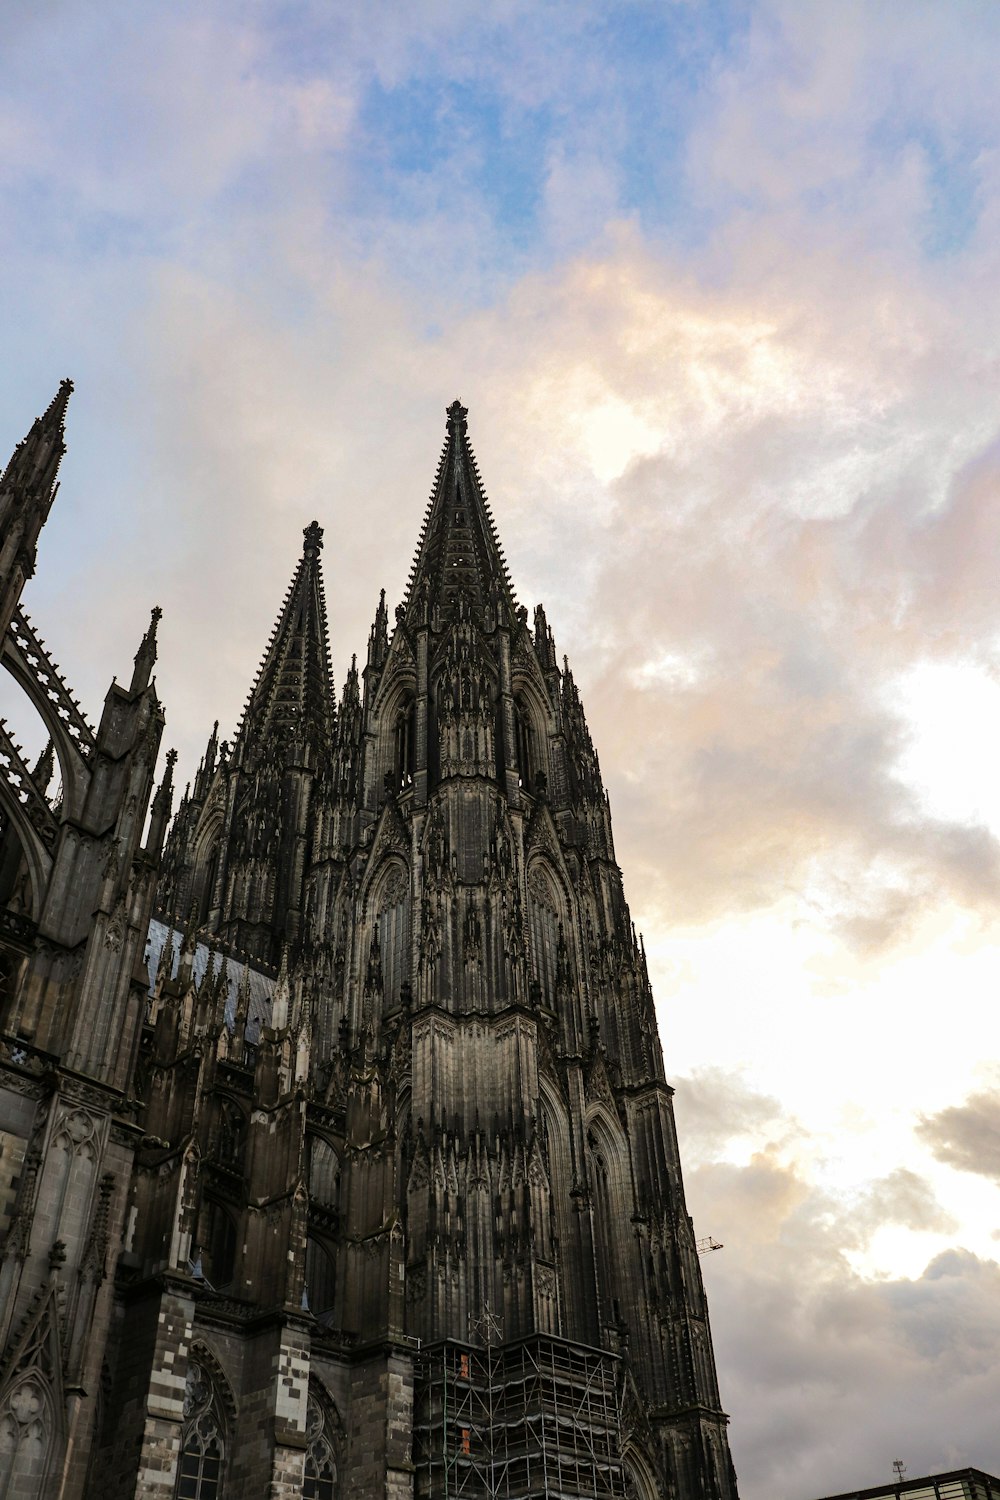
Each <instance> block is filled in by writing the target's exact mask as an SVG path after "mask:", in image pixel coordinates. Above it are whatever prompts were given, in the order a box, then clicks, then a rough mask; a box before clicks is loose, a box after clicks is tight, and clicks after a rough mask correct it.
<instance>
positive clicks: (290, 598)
mask: <svg viewBox="0 0 1000 1500" xmlns="http://www.w3.org/2000/svg"><path fill="white" fill-rule="evenodd" d="M467 417H468V411H467V409H466V408H465V407H464V406H463V405H462V403H461V402H460V401H453V402H452V404H451V406H449V407H448V410H447V419H448V421H447V436H446V439H445V444H444V449H443V451H442V453H441V458H440V461H439V463H438V467H437V473H436V474H435V477H434V488H433V490H432V492H431V497H430V501H429V504H428V507H427V511H426V514H425V516H424V521H423V526H422V527H421V531H420V537H419V540H418V543H417V552H416V557H415V559H414V562H413V567H412V569H411V571H410V579H409V584H408V586H407V591H406V598H405V601H404V603H403V605H402V606H401V611H402V613H403V614H404V616H405V618H406V619H408V620H414V619H415V618H416V617H417V616H418V615H423V613H424V612H425V611H427V612H429V611H430V610H431V609H432V608H434V607H435V606H437V607H439V608H440V609H441V610H442V611H443V612H444V613H445V614H449V613H452V612H457V611H459V610H460V609H461V608H462V607H463V605H464V606H467V607H468V608H470V609H476V610H479V609H482V608H484V607H486V606H490V607H492V608H493V609H494V610H495V611H497V612H502V613H504V614H505V615H507V616H508V618H509V619H510V621H511V622H513V618H514V615H515V611H516V608H517V601H516V599H515V597H514V592H513V589H512V587H511V583H510V576H509V574H508V571H507V564H506V562H505V560H504V556H503V552H502V550H501V547H500V541H499V538H498V537H497V533H496V527H495V526H494V523H493V517H492V515H491V514H490V508H489V503H488V501H487V499H486V495H485V493H484V491H483V485H482V480H481V478H480V475H479V468H478V465H477V464H476V459H475V455H474V454H473V451H472V446H471V444H470V443H469V439H468V422H467V420H466V419H467ZM322 547H323V528H322V527H321V526H320V525H319V523H318V522H316V521H313V522H312V524H311V525H309V526H307V527H306V528H305V531H304V532H303V549H302V557H301V559H300V561H299V564H298V567H297V568H296V570H295V573H294V575H293V577H292V581H291V583H290V585H289V588H288V592H287V594H286V595H285V600H284V603H283V605H282V607H281V612H280V614H279V615H278V619H277V621H276V622H275V626H274V629H273V630H272V632H271V638H270V640H269V642H268V645H267V650H266V651H265V653H264V658H263V660H262V662H261V664H260V668H259V669H258V672H257V677H256V679H255V681H254V685H253V688H252V689H251V692H250V697H249V698H248V700H247V704H246V708H245V709H244V713H243V719H242V723H241V725H240V729H239V732H238V734H237V740H236V747H235V754H236V756H237V757H239V756H243V757H245V756H246V755H247V754H251V755H252V754H253V753H255V747H261V746H263V744H264V742H265V740H267V739H270V738H271V736H272V733H273V732H277V734H278V737H279V738H283V737H284V738H286V737H288V736H292V735H298V734H300V733H301V732H302V731H304V732H305V734H306V735H307V736H308V737H310V738H313V739H314V740H315V742H316V743H318V744H330V743H332V739H333V732H334V727H335V722H336V708H335V697H334V691H333V678H332V673H331V670H330V651H329V637H328V627H327V616H326V601H325V597H324V593H323V576H322V569H321V565H320V552H321V551H322ZM387 650H388V614H387V611H386V608H385V594H384V592H383V595H382V598H381V600H380V603H379V612H378V615H377V616H376V621H375V625H374V626H373V630H372V639H371V641H370V643H369V663H370V664H375V665H377V666H381V664H382V661H383V660H384V658H385V653H386V652H387ZM373 656H374V658H375V661H374V663H373V662H372V658H373Z"/></svg>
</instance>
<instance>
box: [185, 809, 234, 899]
mask: <svg viewBox="0 0 1000 1500" xmlns="http://www.w3.org/2000/svg"><path fill="white" fill-rule="evenodd" d="M224 823H225V819H224V816H223V811H222V808H221V807H219V806H218V804H215V805H213V806H211V807H209V808H206V810H205V812H204V813H203V814H202V817H201V826H200V827H199V828H198V831H197V833H196V835H195V841H194V868H193V870H192V872H191V888H190V900H191V901H193V902H196V903H197V909H198V920H199V922H200V923H205V922H206V921H207V920H208V916H209V913H210V911H211V909H212V902H213V897H214V895H215V887H216V886H217V885H218V881H219V866H220V863H221V856H222V847H223V832H224ZM182 915H183V914H182Z"/></svg>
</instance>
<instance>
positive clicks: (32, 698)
mask: <svg viewBox="0 0 1000 1500" xmlns="http://www.w3.org/2000/svg"><path fill="white" fill-rule="evenodd" d="M0 660H2V662H3V665H4V666H5V667H6V668H7V671H8V672H9V673H10V675H11V677H13V679H14V681H15V682H16V683H17V685H18V687H19V688H20V689H21V691H22V692H23V693H24V695H25V697H26V698H27V699H28V701H29V703H30V704H31V706H32V708H33V709H34V710H35V712H36V713H37V714H38V717H39V718H40V719H41V721H42V724H43V726H44V728H45V731H46V733H47V734H48V737H49V739H50V740H51V741H52V748H53V750H54V751H55V755H56V759H57V761H58V762H59V775H60V778H61V779H62V787H63V806H64V808H65V811H66V816H67V817H69V818H72V819H74V820H76V819H78V818H79V817H80V814H81V812H82V811H83V805H84V802H85V801H86V797H87V789H88V787H89V785H90V768H89V767H88V765H87V763H86V761H85V760H84V758H83V755H82V753H81V750H80V747H79V745H78V744H77V743H76V741H75V740H74V739H73V737H72V735H70V734H69V732H68V730H67V728H66V723H65V721H64V720H63V718H62V717H61V716H60V713H59V707H58V704H57V703H56V702H55V701H53V699H52V698H50V697H49V695H48V693H47V692H46V691H45V689H44V688H43V686H42V684H41V683H40V682H39V681H38V678H37V677H36V675H35V673H34V672H33V671H32V669H31V666H30V664H29V663H28V662H27V661H26V660H25V659H24V655H23V652H22V649H21V646H20V645H19V644H18V643H17V642H16V641H15V639H14V637H13V635H12V633H11V632H8V634H7V638H6V640H5V641H4V642H3V646H2V648H0Z"/></svg>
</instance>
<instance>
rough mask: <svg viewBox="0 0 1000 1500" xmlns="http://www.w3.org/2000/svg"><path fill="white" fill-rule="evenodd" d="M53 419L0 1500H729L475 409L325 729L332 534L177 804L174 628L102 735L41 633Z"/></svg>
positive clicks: (15, 958) (461, 412)
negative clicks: (482, 459)
mask: <svg viewBox="0 0 1000 1500" xmlns="http://www.w3.org/2000/svg"><path fill="white" fill-rule="evenodd" d="M71 390H72V387H71V384H70V383H69V382H68V381H65V382H64V383H63V384H62V386H61V387H60V389H59V391H58V393H57V395H56V396H55V399H54V400H53V401H52V403H51V405H50V406H49V408H48V409H47V411H46V412H45V413H44V415H43V416H41V417H39V418H38V419H37V421H36V422H35V423H34V425H33V426H32V428H31V430H30V432H29V433H28V436H27V437H26V438H25V439H24V440H23V441H22V442H21V443H19V444H18V446H17V447H16V449H15V450H14V453H13V456H12V458H11V460H10V462H9V464H8V465H7V467H6V469H5V470H4V471H3V475H2V477H0V649H2V657H3V665H4V667H5V668H6V670H7V672H8V673H9V675H10V677H11V678H13V683H14V684H15V685H16V688H17V690H19V692H20V693H22V694H23V695H25V696H26V698H27V700H28V701H29V702H30V704H31V706H32V708H33V710H34V711H35V712H36V713H37V715H38V716H39V717H40V718H41V720H42V721H43V724H44V726H45V729H46V731H47V735H48V744H47V746H46V749H45V750H44V752H43V753H42V755H41V756H40V758H39V759H38V761H37V763H36V764H34V765H29V764H28V761H27V759H26V756H25V754H24V752H23V751H22V750H21V749H20V747H19V746H18V744H17V743H16V741H15V739H14V737H13V731H12V730H11V729H10V727H9V726H8V725H7V724H6V723H3V722H0V1500H88V1497H89V1500H98V1497H99V1500H126V1497H129V1500H131V1497H136V1500H138V1497H143V1500H154V1497H155V1500H173V1497H183V1500H292V1497H299V1496H301V1497H306V1500H309V1497H311V1500H348V1497H349V1500H375V1497H376V1496H377V1497H385V1500H404V1497H405V1500H443V1497H459V1496H468V1497H472V1500H480V1497H483V1500H485V1497H491V1500H492V1497H497V1500H499V1497H503V1500H510V1497H515V1496H516V1497H525V1500H528V1497H538V1500H541V1497H561V1500H562V1497H565V1500H573V1497H580V1500H583V1497H589V1500H619V1497H620V1500H625V1497H633V1500H736V1481H735V1475H734V1472H733V1468H732V1463H731V1460H730V1456H729V1447H728V1441H727V1435H726V1424H727V1418H726V1416H725V1413H724V1412H723V1410H722V1406H721V1403H720V1398H719V1391H718V1384H717V1379H716V1372H715V1365H714V1359H713V1353H712V1342H711V1334H710V1330H709V1321H708V1312H707V1307H706V1302H705V1293H704V1290H703V1286H702V1277H701V1269H700V1263H699V1259H698V1246H697V1244H696V1242H695V1238H694V1234H693V1230H692V1225H691V1220H690V1218H689V1217H688V1214H687V1211H686V1208H685V1203H684V1190H683V1184H682V1180H681V1167H680V1158H679V1154H678V1146H677V1138H676V1134H675V1130H674V1121H673V1111H672V1099H671V1096H672V1090H671V1088H670V1085H669V1084H668V1083H667V1081H666V1076H665V1073H664V1067H663V1058H662V1052H661V1047H660V1041H659V1037H658V1034H657V1026H656V1017H655V1013H654V1007H653V998H652V994H651V992H650V986H649V980H648V977H647V972H646V961H645V955H644V952H643V947H642V944H641V942H640V941H639V939H638V938H637V936H636V932H635V928H634V927H633V924H632V921H631V918H630V915H629V909H628V906H627V904H626V901H625V897H624V893H623V888H622V878H621V873H620V871H619V868H618V866H617V864H616V862H615V852H614V844H613V840H612V831H611V813H610V807H609V802H608V797H607V793H606V792H605V789H604V786H603V783H602V780H601V772H600V765H599V762H598V757H597V753H596V751H595V748H594V745H593V743H592V740H591V736H590V733H589V730H588V727H587V721H586V717H585V715H584V709H583V703H582V701H581V697H580V693H579V690H578V688H577V685H576V682H575V681H574V678H573V674H572V672H571V671H570V668H569V666H568V664H567V662H566V659H565V657H563V658H560V656H559V655H558V653H557V650H556V645H555V641H554V639H553V633H552V629H551V627H550V626H549V623H548V621H547V619H546V615H545V611H544V609H543V608H542V606H541V605H539V606H537V607H536V608H535V609H534V612H533V614H532V615H529V613H528V610H527V609H526V608H525V607H524V606H523V605H521V604H519V603H518V600H517V597H516V595H515V592H514V587H513V584H512V581H511V579H510V576H509V574H508V570H507V566H506V564H505V561H504V556H503V552H502V549H501V546H500V542H499V539H498V535H497V531H496V528H495V525H494V521H493V518H492V515H491V511H490V508H489V505H488V503H487V500H486V495H485V493H484V489H483V484H482V480H481V478H480V474H479V470H478V467H477V465H476V460H475V457H474V455H473V451H472V447H471V444H470V440H469V435H468V426H467V420H466V418H467V413H466V410H465V408H464V407H463V406H461V405H460V404H459V403H458V402H457V401H456V402H454V403H453V405H451V406H450V407H449V408H448V411H447V428H446V436H445V442H444V447H443V451H442V453H441V458H440V462H439V464H438V468H437V472H436V475H435V477H434V481H433V486H432V491H431V496H430V501H429V504H428V505H427V508H426V511H425V513H424V516H423V522H422V525H421V526H420V531H419V536H418V539H417V544H416V552H415V557H414V562H413V567H412V570H411V573H410V577H409V583H408V585H407V588H406V592H405V596H404V598H403V599H402V601H401V602H400V603H399V604H398V605H396V607H395V610H394V612H392V613H390V610H389V609H388V608H387V605H386V599H385V595H384V593H383V594H382V597H381V598H380V600H379V602H378V605H377V608H376V610H375V615H374V621H373V624H372V626H371V632H370V635H369V637H368V645H367V653H366V655H365V656H364V658H363V659H362V660H361V661H360V663H359V660H358V659H357V658H352V659H351V665H350V668H349V669H348V671H347V674H346V679H345V680H344V683H343V686H342V688H341V689H340V690H339V693H338V692H337V690H336V689H335V685H334V683H335V679H334V676H333V672H332V668H331V655H330V646H329V642H328V637H327V617H326V606H325V601H324V589H323V560H322V552H323V531H322V528H321V526H320V525H319V524H318V523H317V522H315V521H314V522H313V523H312V524H311V525H309V526H307V527H306V529H305V531H304V533H303V541H302V547H301V552H300V555H299V557H298V561H297V563H296V564H295V567H294V571H293V572H292V577H291V582H290V584H289V587H288V591H287V593H286V595H285V598H284V601H283V602H282V604H281V607H280V609H279V611H278V615H277V620H276V623H275V625H274V629H273V631H272V632H271V636H270V638H269V640H268V641H267V643H266V646H265V648H264V651H263V656H262V659H261V663H260V667H259V670H258V672H257V675H256V678H255V679H254V681H253V684H252V686H251V687H250V691H249V695H248V697H247V700H246V706H245V708H244V711H243V715H242V718H241V720H240V723H239V725H238V726H237V727H236V730H235V733H234V734H233V736H232V738H231V739H229V740H226V739H220V737H219V732H218V725H216V726H215V728H214V729H213V730H212V733H211V735H210V736H209V738H208V742H207V746H206V749H205V754H204V757H203V758H202V760H201V763H200V765H199V766H198V769H197V773H196V775H195V776H194V777H193V779H192V781H191V783H190V785H189V786H188V787H187V788H185V790H184V791H183V794H182V795H179V796H178V795H177V793H178V792H179V790H180V789H179V788H177V789H176V790H175V788H174V785H173V779H174V767H175V761H176V756H175V755H174V753H173V752H172V751H169V752H167V754H166V756H165V762H164V769H163V770H162V774H161V775H160V777H159V781H158V784H157V782H156V779H155V778H156V767H157V763H158V759H159V751H160V741H161V735H162V731H163V727H164V711H163V707H162V706H161V703H160V701H159V699H158V697H157V692H156V686H155V680H154V677H153V669H154V665H155V661H156V655H157V628H158V621H159V614H160V611H159V610H158V609H154V610H153V611H152V616H151V620H150V624H149V628H148V630H147V631H146V633H145V635H144V637H143V639H142V640H141V642H139V644H138V649H137V651H136V653H135V658H134V663H133V664H132V667H131V672H130V674H129V673H128V672H126V673H125V675H124V676H123V678H122V680H121V681H119V680H117V679H116V680H115V681H113V682H112V685H111V687H110V688H109V689H108V692H107V696H106V697H105V700H104V704H103V708H102V710H101V713H100V717H99V718H97V717H96V716H95V717H94V718H88V716H87V715H86V714H85V712H84V710H83V708H81V706H80V704H79V703H78V702H77V700H76V698H75V697H74V696H73V693H72V691H71V689H70V688H69V687H68V685H67V684H66V682H65V681H64V680H63V678H62V676H61V674H60V671H59V668H58V666H57V665H56V663H55V662H54V661H53V660H52V656H51V654H50V651H49V649H48V647H47V646H46V645H45V643H44V641H43V640H42V638H41V636H40V635H39V632H38V628H37V626H36V624H35V623H34V622H33V621H32V620H31V619H30V618H29V616H28V614H27V613H26V612H25V609H24V606H23V603H22V591H23V588H24V585H25V583H26V581H27V580H28V579H29V578H30V577H31V574H32V572H33V569H34V564H35V558H36V544H37V540H38V535H39V531H40V529H41V527H42V525H43V524H44V523H45V521H46V519H47V518H48V516H49V511H50V509H51V507H52V504H53V500H54V498H55V495H56V491H57V488H58V484H57V475H58V470H59V465H60V460H61V458H62V455H63V452H64V434H65V420H66V413H67V405H68V401H69V397H70V394H71ZM52 524H53V526H56V525H58V507H57V508H56V515H55V516H54V517H53V521H52ZM415 524H416V517H415ZM290 561H291V559H290ZM373 593H374V590H373ZM118 665H119V666H122V665H124V664H118ZM191 668H192V670H195V669H196V664H195V663H193V662H192V663H191ZM338 680H339V678H338ZM175 803H176V805H175Z"/></svg>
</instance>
